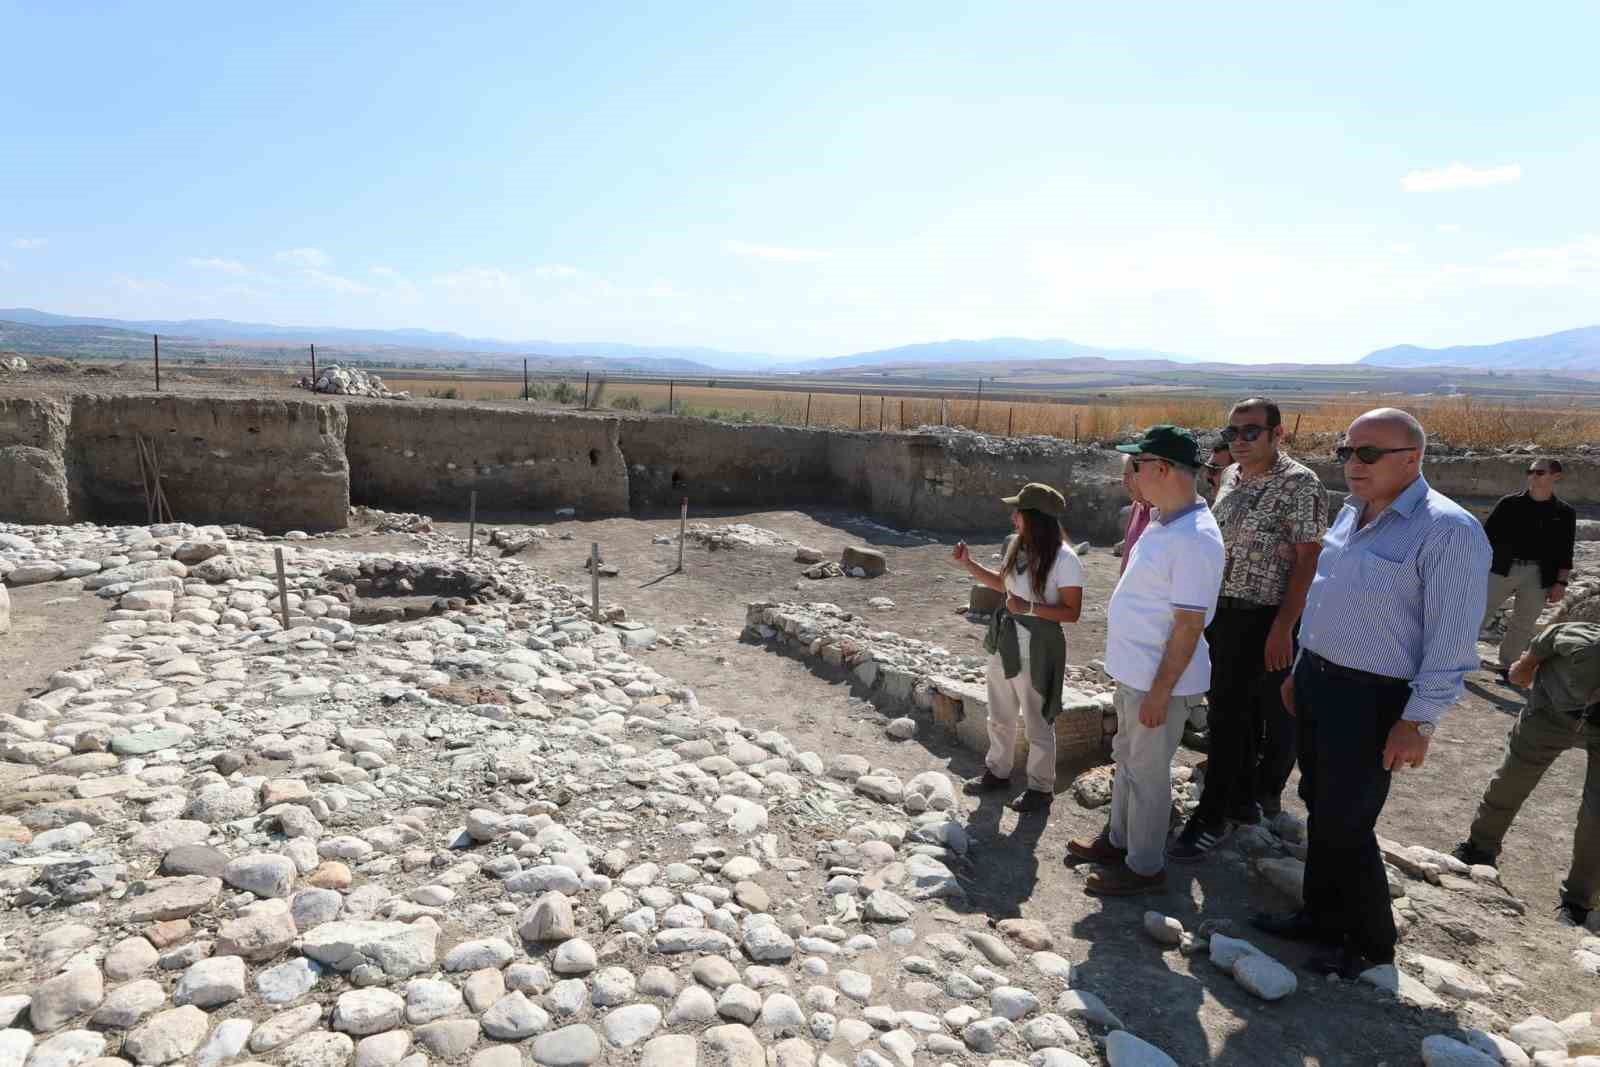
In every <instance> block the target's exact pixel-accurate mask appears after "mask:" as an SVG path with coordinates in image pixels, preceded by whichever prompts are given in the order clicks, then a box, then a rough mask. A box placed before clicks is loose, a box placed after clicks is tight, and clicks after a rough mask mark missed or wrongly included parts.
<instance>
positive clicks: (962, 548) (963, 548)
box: [950, 541, 972, 563]
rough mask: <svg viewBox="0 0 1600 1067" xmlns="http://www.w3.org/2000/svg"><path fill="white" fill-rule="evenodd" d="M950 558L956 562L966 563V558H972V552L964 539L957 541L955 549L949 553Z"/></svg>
mask: <svg viewBox="0 0 1600 1067" xmlns="http://www.w3.org/2000/svg"><path fill="white" fill-rule="evenodd" d="M950 558H951V559H953V560H955V561H956V562H957V563H966V562H967V561H968V560H970V559H972V552H971V550H970V549H968V548H967V543H966V542H965V541H957V542H956V550H955V551H954V552H953V553H951V556H950Z"/></svg>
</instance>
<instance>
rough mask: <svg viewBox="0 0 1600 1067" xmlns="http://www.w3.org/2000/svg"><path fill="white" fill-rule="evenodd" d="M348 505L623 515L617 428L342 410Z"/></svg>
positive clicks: (406, 407) (358, 407)
mask: <svg viewBox="0 0 1600 1067" xmlns="http://www.w3.org/2000/svg"><path fill="white" fill-rule="evenodd" d="M349 411H350V429H349V433H348V434H347V435H346V438H345V448H346V450H347V452H348V455H349V462H350V497H351V499H352V500H354V501H355V503H357V504H367V505H370V506H374V507H381V508H386V509H389V510H406V511H443V512H447V513H457V512H464V511H465V510H466V508H467V500H468V496H469V494H470V493H472V492H473V491H474V490H476V491H477V493H478V507H479V509H481V510H486V511H522V510H531V509H536V508H550V507H574V508H577V509H578V511H579V512H581V513H585V514H599V515H620V514H626V513H627V511H628V471H627V465H626V464H625V463H624V461H623V457H622V452H621V450H620V449H619V448H618V420H617V419H615V418H608V417H606V416H602V415H586V414H582V413H578V412H573V413H570V414H568V413H565V412H546V411H517V410H513V409H506V408H491V407H472V406H468V405H462V404H426V403H411V404H407V403H403V402H402V403H395V402H381V401H368V402H360V403H358V402H351V403H350V404H349Z"/></svg>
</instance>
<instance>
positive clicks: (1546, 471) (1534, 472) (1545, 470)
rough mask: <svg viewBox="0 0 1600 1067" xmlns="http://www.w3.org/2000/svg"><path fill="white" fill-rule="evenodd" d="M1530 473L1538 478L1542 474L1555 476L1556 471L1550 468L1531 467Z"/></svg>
mask: <svg viewBox="0 0 1600 1067" xmlns="http://www.w3.org/2000/svg"><path fill="white" fill-rule="evenodd" d="M1528 473H1529V474H1531V475H1533V476H1535V477H1538V476H1539V475H1541V474H1554V473H1555V471H1553V470H1551V469H1550V468H1549V467H1529V468H1528Z"/></svg>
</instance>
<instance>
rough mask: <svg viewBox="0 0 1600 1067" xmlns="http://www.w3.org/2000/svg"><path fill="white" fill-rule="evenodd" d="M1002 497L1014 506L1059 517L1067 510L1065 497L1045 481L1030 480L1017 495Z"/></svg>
mask: <svg viewBox="0 0 1600 1067" xmlns="http://www.w3.org/2000/svg"><path fill="white" fill-rule="evenodd" d="M1000 499H1001V500H1003V501H1004V502H1005V503H1007V504H1010V505H1011V506H1012V507H1014V508H1032V509H1033V510H1034V511H1042V512H1044V513H1045V514H1046V515H1050V516H1053V517H1055V518H1058V519H1059V518H1060V517H1061V513H1062V512H1064V511H1066V510H1067V502H1066V500H1065V498H1063V497H1062V495H1061V494H1060V493H1058V492H1056V491H1055V490H1054V489H1052V488H1051V487H1050V486H1048V485H1045V484H1044V483H1043V482H1029V483H1028V484H1027V485H1025V486H1023V487H1022V492H1020V493H1018V494H1017V495H1016V496H1003V497H1001V498H1000Z"/></svg>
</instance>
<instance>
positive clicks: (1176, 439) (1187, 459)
mask: <svg viewBox="0 0 1600 1067" xmlns="http://www.w3.org/2000/svg"><path fill="white" fill-rule="evenodd" d="M1117 451H1118V452H1127V453H1130V454H1132V455H1135V456H1154V457H1155V458H1156V459H1164V460H1166V461H1167V462H1169V463H1177V464H1179V465H1181V466H1184V467H1188V468H1189V469H1191V470H1199V469H1200V442H1199V441H1196V440H1195V439H1194V434H1192V433H1190V432H1189V431H1188V430H1184V429H1180V428H1179V427H1177V426H1170V425H1168V424H1167V423H1162V424H1161V425H1159V426H1152V427H1150V428H1149V429H1148V430H1146V431H1145V432H1144V436H1143V437H1141V438H1139V439H1138V440H1137V441H1135V442H1134V443H1133V444H1131V445H1118V446H1117Z"/></svg>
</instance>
